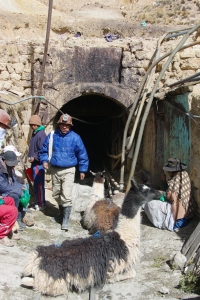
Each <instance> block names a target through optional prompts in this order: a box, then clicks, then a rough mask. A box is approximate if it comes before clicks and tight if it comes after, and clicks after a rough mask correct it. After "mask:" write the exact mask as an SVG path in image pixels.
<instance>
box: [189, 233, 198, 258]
mask: <svg viewBox="0 0 200 300" xmlns="http://www.w3.org/2000/svg"><path fill="white" fill-rule="evenodd" d="M199 245H200V234H199V235H198V236H197V238H196V239H195V240H194V242H193V244H192V245H191V247H190V249H189V251H188V252H187V254H186V258H187V262H189V261H190V259H191V258H192V257H193V256H194V254H195V252H196V250H197V249H198V247H199Z"/></svg>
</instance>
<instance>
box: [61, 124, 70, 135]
mask: <svg viewBox="0 0 200 300" xmlns="http://www.w3.org/2000/svg"><path fill="white" fill-rule="evenodd" d="M59 128H60V131H61V132H62V133H67V132H68V131H69V130H70V129H71V125H69V124H65V123H60V124H59Z"/></svg>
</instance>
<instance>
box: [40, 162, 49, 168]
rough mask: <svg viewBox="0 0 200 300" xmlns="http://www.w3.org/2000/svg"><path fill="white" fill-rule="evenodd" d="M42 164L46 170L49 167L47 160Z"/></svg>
mask: <svg viewBox="0 0 200 300" xmlns="http://www.w3.org/2000/svg"><path fill="white" fill-rule="evenodd" d="M42 165H43V168H44V169H46V170H47V169H48V168H49V165H48V163H47V162H44V163H43V164H42Z"/></svg>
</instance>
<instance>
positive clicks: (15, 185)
mask: <svg viewBox="0 0 200 300" xmlns="http://www.w3.org/2000/svg"><path fill="white" fill-rule="evenodd" d="M17 164H18V160H17V156H16V154H15V153H14V152H13V151H6V152H5V153H4V154H3V155H2V156H1V157H0V195H1V196H3V197H5V196H9V197H12V198H13V199H14V201H15V206H16V208H17V209H18V217H17V222H18V223H19V230H23V228H24V227H26V225H25V224H24V223H23V222H22V221H21V219H22V212H23V207H22V205H21V204H20V203H19V200H20V196H21V195H22V192H23V189H25V186H24V183H25V180H24V179H23V178H21V177H19V176H16V175H15V170H14V168H15V166H16V165H17Z"/></svg>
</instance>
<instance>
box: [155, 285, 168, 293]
mask: <svg viewBox="0 0 200 300" xmlns="http://www.w3.org/2000/svg"><path fill="white" fill-rule="evenodd" d="M158 291H159V293H161V294H164V295H165V294H169V289H168V288H166V286H161V288H160V289H159V290H158Z"/></svg>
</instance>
